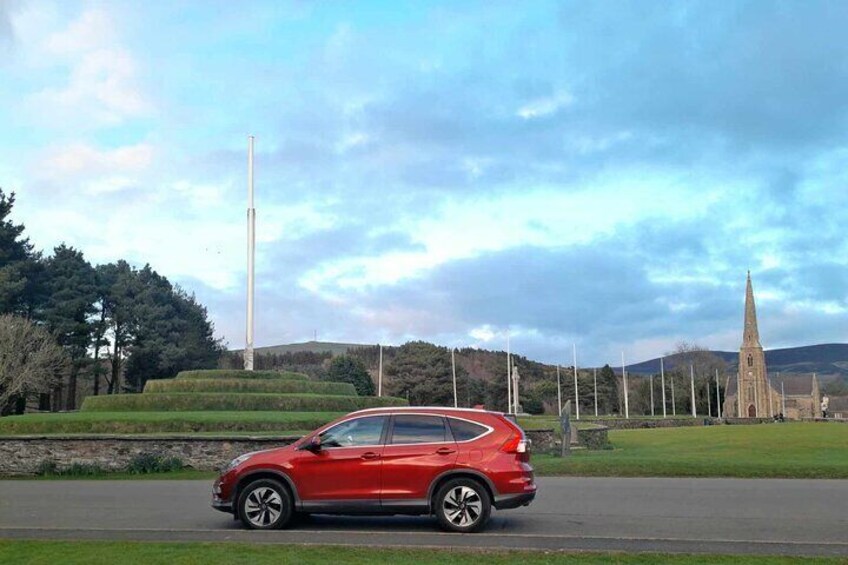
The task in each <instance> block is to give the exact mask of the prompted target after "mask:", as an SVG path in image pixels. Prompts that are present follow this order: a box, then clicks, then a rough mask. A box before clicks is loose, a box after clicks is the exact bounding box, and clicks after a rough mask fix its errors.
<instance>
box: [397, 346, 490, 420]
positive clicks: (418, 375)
mask: <svg viewBox="0 0 848 565" xmlns="http://www.w3.org/2000/svg"><path fill="white" fill-rule="evenodd" d="M386 375H387V376H388V379H386V380H387V383H386V389H387V391H388V392H389V394H391V395H392V396H399V397H401V398H407V399H409V403H410V404H411V405H413V406H415V405H418V406H422V405H424V406H428V405H430V406H453V380H452V375H451V357H450V350H449V349H448V348H446V347H437V346H435V345H432V344H430V343H425V342H423V341H412V342H409V343H406V344H404V345H402V346H400V347H399V348H398V349H397V351H396V353H395V357H394V359H392V361H391V363H390V364H389V365H388V367H386ZM464 377H465V374H464V370H463V369H461V367H460V366H457V381H459V380H460V379H461V378H464ZM487 405H488V404H487ZM504 406H506V402H504Z"/></svg>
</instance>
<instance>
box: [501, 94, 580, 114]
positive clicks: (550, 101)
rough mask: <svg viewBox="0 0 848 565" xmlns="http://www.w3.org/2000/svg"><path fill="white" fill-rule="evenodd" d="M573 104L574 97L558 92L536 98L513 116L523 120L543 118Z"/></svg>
mask: <svg viewBox="0 0 848 565" xmlns="http://www.w3.org/2000/svg"><path fill="white" fill-rule="evenodd" d="M573 103H574V97H573V96H572V95H571V94H569V93H568V92H558V93H557V94H555V95H553V96H546V97H543V98H536V99H534V100H531V101H530V102H528V103H526V104H524V105H523V106H521V107H520V108H519V109H518V110H517V111H516V112H515V114H516V115H517V116H519V117H521V118H524V119H525V120H531V119H534V118H544V117H545V116H550V115H551V114H554V113H556V112H558V111H559V110H561V109H563V108H565V107H567V106H570V105H571V104H573Z"/></svg>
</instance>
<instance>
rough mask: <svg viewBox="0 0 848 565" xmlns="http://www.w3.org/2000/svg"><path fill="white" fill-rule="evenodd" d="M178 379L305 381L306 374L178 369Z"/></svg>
mask: <svg viewBox="0 0 848 565" xmlns="http://www.w3.org/2000/svg"><path fill="white" fill-rule="evenodd" d="M177 378H178V379H287V380H295V381H305V380H307V376H306V375H304V374H302V373H292V372H289V371H243V370H237V369H209V370H199V371H180V372H179V373H177Z"/></svg>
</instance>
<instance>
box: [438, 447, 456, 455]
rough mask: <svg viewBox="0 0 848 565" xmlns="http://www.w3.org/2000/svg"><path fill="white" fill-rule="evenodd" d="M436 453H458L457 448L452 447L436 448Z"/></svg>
mask: <svg viewBox="0 0 848 565" xmlns="http://www.w3.org/2000/svg"><path fill="white" fill-rule="evenodd" d="M436 453H438V454H439V455H450V454H451V453H456V450H455V449H451V448H450V447H440V448H439V449H437V450H436Z"/></svg>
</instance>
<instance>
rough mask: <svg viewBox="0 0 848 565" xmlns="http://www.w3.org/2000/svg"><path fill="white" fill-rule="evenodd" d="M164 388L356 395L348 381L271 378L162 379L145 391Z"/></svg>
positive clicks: (153, 382) (165, 390) (149, 383)
mask: <svg viewBox="0 0 848 565" xmlns="http://www.w3.org/2000/svg"><path fill="white" fill-rule="evenodd" d="M160 392H235V393H243V392H271V393H278V394H292V393H315V394H330V395H341V396H356V389H355V388H353V385H351V384H348V383H330V382H313V381H300V380H287V379H279V380H271V379H195V378H191V379H176V380H174V379H162V380H155V381H147V384H146V385H145V387H144V393H145V394H151V393H160Z"/></svg>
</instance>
